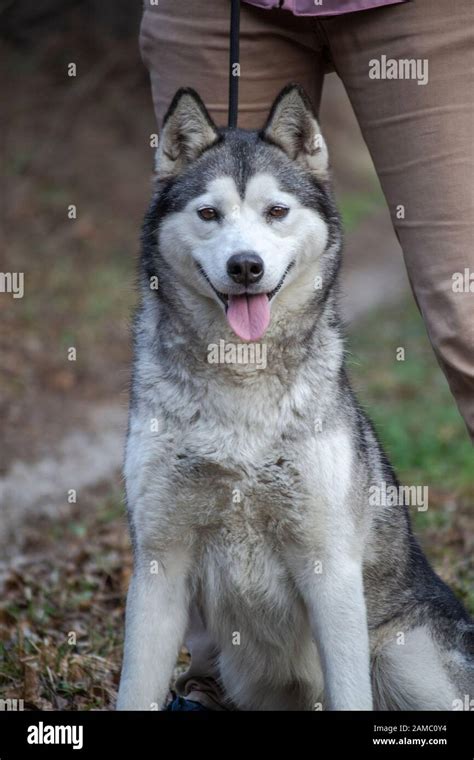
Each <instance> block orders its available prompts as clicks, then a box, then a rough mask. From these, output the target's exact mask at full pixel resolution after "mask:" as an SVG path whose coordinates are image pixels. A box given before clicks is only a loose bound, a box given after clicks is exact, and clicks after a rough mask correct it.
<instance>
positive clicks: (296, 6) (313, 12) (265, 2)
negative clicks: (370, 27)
mask: <svg viewBox="0 0 474 760" xmlns="http://www.w3.org/2000/svg"><path fill="white" fill-rule="evenodd" d="M244 2H246V3H250V5H257V6H258V7H259V8H283V9H284V10H287V11H291V12H292V13H294V14H295V16H339V15H341V14H343V13H352V12H353V11H367V10H370V8H378V7H380V6H381V5H394V4H395V3H404V2H406V0H322V2H321V3H320V4H317V2H315V0H283V1H281V0H244Z"/></svg>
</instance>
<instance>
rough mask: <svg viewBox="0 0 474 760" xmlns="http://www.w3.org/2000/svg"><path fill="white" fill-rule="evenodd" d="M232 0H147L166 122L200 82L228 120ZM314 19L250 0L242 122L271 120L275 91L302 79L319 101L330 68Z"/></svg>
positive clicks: (151, 56)
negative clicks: (186, 90)
mask: <svg viewBox="0 0 474 760" xmlns="http://www.w3.org/2000/svg"><path fill="white" fill-rule="evenodd" d="M229 19H230V2H229V0H206V1H205V2H201V1H200V0H160V2H159V4H158V5H151V4H150V0H145V10H144V14H143V20H142V25H141V30H140V49H141V54H142V58H143V60H144V62H145V65H146V66H147V67H148V69H149V72H150V78H151V85H152V92H153V102H154V106H155V113H156V117H157V122H158V125H159V126H160V127H161V123H162V119H163V116H164V114H165V112H166V109H167V107H168V106H169V104H170V102H171V99H172V97H173V95H174V93H175V92H176V90H177V89H178V88H179V87H193V88H194V89H195V90H197V92H198V93H199V95H200V96H201V98H202V99H203V101H204V103H205V104H206V106H207V107H208V109H209V111H210V113H211V116H212V117H213V119H214V120H215V121H216V123H217V124H218V126H226V124H227V108H228V87H229V84H228V61H229ZM318 48H319V40H318V37H317V35H316V33H315V24H314V22H313V20H312V19H307V18H296V17H295V16H293V15H292V14H291V13H288V11H282V10H271V11H268V10H263V9H261V8H255V7H252V6H250V5H246V4H245V3H242V6H241V22H240V67H241V76H240V80H239V119H238V126H239V127H243V128H245V129H256V128H260V127H262V126H263V123H264V121H265V119H266V116H267V115H268V111H269V108H270V106H271V104H272V101H273V99H274V97H275V96H276V95H277V94H278V92H279V91H280V90H281V89H282V88H283V87H284V86H285V84H287V83H288V82H290V81H295V82H300V83H301V84H302V85H303V86H304V87H305V88H306V90H307V92H308V94H309V96H310V97H311V98H312V100H313V102H314V105H315V107H316V108H317V107H318V106H319V98H320V94H321V86H322V80H323V67H322V66H318V60H317V56H315V52H317V50H318Z"/></svg>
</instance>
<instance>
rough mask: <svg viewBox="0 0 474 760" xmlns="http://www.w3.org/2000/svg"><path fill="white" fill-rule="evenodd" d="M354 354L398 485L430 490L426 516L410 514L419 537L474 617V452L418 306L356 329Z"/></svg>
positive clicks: (356, 373) (354, 368) (352, 361)
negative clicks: (399, 352) (402, 355)
mask: <svg viewBox="0 0 474 760" xmlns="http://www.w3.org/2000/svg"><path fill="white" fill-rule="evenodd" d="M349 348H350V356H349V367H350V371H351V376H352V379H353V384H354V386H355V388H356V389H357V391H358V396H359V399H360V401H361V402H362V404H363V406H364V407H365V409H366V411H367V412H368V413H369V416H370V417H371V419H372V421H373V422H374V424H375V428H376V430H377V433H378V435H379V438H380V440H381V441H382V443H383V445H384V448H385V450H386V451H387V453H388V455H389V458H390V460H391V462H392V464H393V465H394V467H395V470H396V472H397V474H398V477H399V479H400V481H401V482H402V483H405V484H407V485H420V486H427V487H428V509H427V511H417V510H416V508H411V509H410V513H411V517H412V521H413V525H414V528H415V532H416V533H417V535H418V537H419V538H420V540H421V543H422V545H423V547H424V549H425V551H426V553H427V555H428V557H429V559H430V561H431V562H432V564H433V565H434V567H435V569H436V570H437V572H438V573H439V574H440V575H441V577H442V578H443V579H444V580H445V581H446V582H447V583H448V584H449V585H450V586H451V588H452V589H453V590H454V592H455V593H456V595H457V596H458V597H459V598H460V599H461V600H462V601H463V603H464V604H465V605H466V607H467V609H468V610H470V612H471V613H474V562H473V551H472V546H473V543H474V517H473V510H472V504H473V502H474V461H473V459H474V458H473V449H472V446H471V443H470V441H469V438H468V435H467V432H466V429H465V426H464V422H463V420H462V419H461V416H460V414H459V412H458V410H457V407H456V404H455V401H454V399H453V397H452V395H451V393H450V390H449V387H448V384H447V382H446V380H445V378H444V375H443V374H442V372H441V369H440V368H439V366H438V364H437V362H436V359H435V358H434V355H433V351H432V348H431V345H430V343H429V341H428V338H427V336H426V332H425V328H424V325H423V322H422V320H421V318H420V316H419V314H418V311H417V309H416V307H415V305H414V304H413V303H406V304H402V305H400V306H398V307H397V308H391V309H383V310H382V311H380V312H379V313H378V314H375V315H373V316H371V317H370V318H368V319H367V320H366V321H364V322H362V323H361V324H358V325H357V329H355V330H354V331H353V333H352V335H351V338H350V342H349ZM399 348H404V350H405V358H404V361H397V358H396V357H397V350H398V349H399Z"/></svg>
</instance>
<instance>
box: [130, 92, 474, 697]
mask: <svg viewBox="0 0 474 760" xmlns="http://www.w3.org/2000/svg"><path fill="white" fill-rule="evenodd" d="M156 171H157V179H156V187H155V192H154V196H153V200H152V202H151V206H150V208H149V211H148V213H147V215H146V219H145V224H144V230H143V250H142V256H141V267H140V288H141V304H140V307H139V309H138V313H137V316H136V321H135V330H134V335H135V362H134V371H133V383H132V395H131V408H130V421H129V431H128V440H127V446H126V460H125V479H126V492H127V501H128V508H129V515H130V524H131V533H132V539H133V545H134V572H133V577H132V580H131V584H130V589H129V594H128V601H127V613H126V640H125V656H124V664H123V671H122V677H121V684H120V690H119V699H118V707H119V709H125V710H126V709H134V710H141V709H144V710H148V709H150V707H152V706H154V705H158V707H160V708H161V707H162V706H163V705H164V703H165V700H166V696H167V692H168V688H169V683H170V679H171V677H172V673H173V669H174V667H175V663H176V658H177V655H178V652H179V650H180V647H181V645H182V643H183V640H184V637H185V632H186V628H187V623H188V620H189V614H190V608H191V606H192V605H195V606H197V608H198V609H199V611H200V614H201V616H202V619H203V621H204V624H205V628H206V631H208V632H209V636H210V638H211V639H212V641H213V642H215V645H216V651H215V658H214V664H215V665H216V666H217V668H218V672H219V680H220V685H221V687H222V689H223V691H224V692H225V694H226V697H227V698H228V699H229V704H232V706H233V707H234V708H236V709H240V710H246V709H248V710H272V709H277V710H311V709H318V707H317V706H318V705H322V706H323V708H324V709H329V710H371V709H376V710H386V709H389V710H402V709H407V710H418V709H426V710H438V709H459V707H457V706H458V705H461V704H463V705H464V704H466V695H468V696H469V698H471V697H473V696H474V624H473V622H472V621H471V620H470V618H469V616H468V614H467V612H466V611H465V610H464V608H463V607H462V605H461V603H460V602H459V601H457V599H456V598H455V597H454V595H453V594H452V592H451V591H450V589H449V588H448V587H447V586H446V585H445V584H444V583H443V582H442V581H441V580H440V579H439V578H438V577H437V576H436V574H435V573H434V571H433V570H432V569H431V568H430V566H429V564H428V562H427V560H426V559H425V557H424V555H423V553H422V551H421V549H420V547H419V545H418V543H417V541H416V539H415V538H414V536H413V534H412V530H411V527H410V517H409V511H410V505H407V504H406V501H407V500H406V498H400V499H395V500H394V499H386V498H380V499H378V500H377V498H375V499H374V494H377V493H380V494H384V493H385V494H386V493H387V489H391V491H394V490H395V491H396V492H398V491H397V489H398V484H397V481H396V478H395V475H394V473H393V471H392V469H391V466H390V464H389V462H388V461H387V458H386V456H385V454H384V452H383V451H382V449H381V447H380V445H379V443H378V441H377V438H376V436H375V434H374V431H373V429H372V426H371V424H370V422H369V421H368V420H367V418H366V416H365V414H364V413H363V412H362V411H361V409H360V407H359V405H358V403H357V401H356V399H355V398H354V395H353V392H352V390H351V387H350V385H349V383H348V380H347V376H346V371H345V368H344V344H343V338H342V334H341V326H340V319H339V315H338V305H337V300H338V288H337V275H338V270H339V264H340V256H341V228H340V221H339V216H338V212H337V210H336V207H335V205H334V201H333V196H332V191H331V183H330V177H329V172H328V155H327V149H326V145H325V143H324V140H323V138H322V136H321V133H320V128H319V125H318V122H317V120H316V117H315V115H314V112H313V110H312V107H311V105H310V102H309V100H308V98H307V96H306V95H305V93H304V92H303V91H302V89H301V88H300V87H299V86H298V85H290V86H288V87H287V88H285V89H284V90H283V91H282V93H281V94H280V95H279V96H278V98H277V99H276V101H275V103H274V104H273V107H272V109H271V111H270V114H269V117H268V120H267V123H266V125H265V126H264V127H263V128H262V130H261V131H259V132H257V131H245V130H241V129H220V128H217V127H216V126H215V124H214V123H213V121H212V120H211V118H210V116H209V114H208V112H207V111H206V108H205V106H204V104H203V103H202V101H201V99H200V98H199V96H198V95H197V94H196V93H195V92H194V91H192V90H189V89H182V90H180V91H179V92H178V93H177V94H176V95H175V97H174V99H173V102H172V104H171V106H170V108H169V110H168V113H167V116H166V117H165V120H164V124H163V129H162V132H161V135H160V141H159V147H158V151H157V165H156ZM256 345H258V346H259V347H260V354H259V355H260V356H261V355H263V353H265V362H257V361H253V359H254V358H255V356H256V355H257V354H256V353H255V352H254V353H252V352H251V351H250V350H249V351H247V353H246V352H245V351H240V353H239V349H241V348H242V347H244V348H247V349H250V348H252V347H253V348H255V346H256ZM216 346H217V347H218V351H217V353H216V350H215V348H216ZM229 347H230V348H229ZM221 349H222V350H221ZM234 349H235V350H234ZM263 349H264V351H263ZM216 357H217V360H216ZM229 357H230V361H228V358H229ZM211 359H212V360H211ZM263 365H264V366H263Z"/></svg>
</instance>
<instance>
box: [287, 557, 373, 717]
mask: <svg viewBox="0 0 474 760" xmlns="http://www.w3.org/2000/svg"><path fill="white" fill-rule="evenodd" d="M305 564H306V563H305ZM308 569H309V568H308V567H307V566H306V567H305V569H304V571H303V572H302V573H301V575H300V579H301V578H302V579H303V580H302V582H301V591H302V594H303V598H304V599H305V601H306V605H307V608H308V612H309V618H310V625H311V630H312V633H313V637H314V639H315V641H316V644H317V647H318V651H319V655H320V658H321V666H322V670H323V676H324V692H325V705H326V708H327V709H328V710H372V688H371V678H370V652H369V635H368V628H367V613H366V605H365V598H364V588H363V580H362V567H361V563H360V562H358V561H356V560H351V561H348V560H347V557H342V556H340V557H337V556H334V557H331V558H326V559H323V560H322V561H321V563H320V564H318V565H317V567H316V572H315V568H314V566H313V568H312V569H310V570H309V572H308ZM300 570H302V568H301V566H300Z"/></svg>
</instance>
